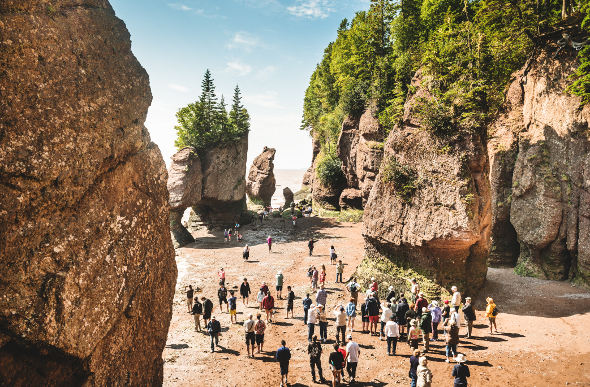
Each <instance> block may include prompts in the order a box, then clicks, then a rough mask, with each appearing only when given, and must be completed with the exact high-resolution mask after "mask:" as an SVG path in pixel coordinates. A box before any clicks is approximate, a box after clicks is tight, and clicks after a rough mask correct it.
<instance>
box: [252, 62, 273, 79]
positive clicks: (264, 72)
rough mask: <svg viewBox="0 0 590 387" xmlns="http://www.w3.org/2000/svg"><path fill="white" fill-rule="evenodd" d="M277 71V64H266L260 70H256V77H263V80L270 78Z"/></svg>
mask: <svg viewBox="0 0 590 387" xmlns="http://www.w3.org/2000/svg"><path fill="white" fill-rule="evenodd" d="M276 71H277V68H276V67H275V66H272V65H270V66H265V67H263V68H261V69H260V70H258V71H256V78H258V79H263V80H265V79H268V78H270V77H271V75H273V74H274V73H275V72H276Z"/></svg>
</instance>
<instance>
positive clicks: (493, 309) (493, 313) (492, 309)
mask: <svg viewBox="0 0 590 387" xmlns="http://www.w3.org/2000/svg"><path fill="white" fill-rule="evenodd" d="M486 302H487V303H488V305H487V306H486V317H487V318H488V320H489V321H490V335H492V334H493V333H492V325H493V326H494V330H495V331H496V333H498V327H497V326H496V317H497V316H498V307H497V306H496V304H495V303H494V299H493V298H492V297H488V298H486Z"/></svg>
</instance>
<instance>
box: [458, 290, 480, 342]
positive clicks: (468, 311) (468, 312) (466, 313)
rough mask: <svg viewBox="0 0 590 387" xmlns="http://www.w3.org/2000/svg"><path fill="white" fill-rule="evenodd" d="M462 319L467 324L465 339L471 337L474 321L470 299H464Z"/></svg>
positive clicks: (473, 311)
mask: <svg viewBox="0 0 590 387" xmlns="http://www.w3.org/2000/svg"><path fill="white" fill-rule="evenodd" d="M461 310H462V311H463V317H465V322H466V323H467V338H468V339H469V338H470V337H471V331H472V330H473V322H474V321H475V318H476V317H475V310H474V309H473V305H471V297H465V305H464V306H463V309H461Z"/></svg>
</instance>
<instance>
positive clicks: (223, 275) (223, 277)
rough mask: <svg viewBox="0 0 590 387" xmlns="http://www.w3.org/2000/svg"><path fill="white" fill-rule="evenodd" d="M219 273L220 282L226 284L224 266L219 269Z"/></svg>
mask: <svg viewBox="0 0 590 387" xmlns="http://www.w3.org/2000/svg"><path fill="white" fill-rule="evenodd" d="M217 275H218V276H219V284H220V285H225V271H224V270H223V267H222V268H221V269H220V270H219V272H218V273H217Z"/></svg>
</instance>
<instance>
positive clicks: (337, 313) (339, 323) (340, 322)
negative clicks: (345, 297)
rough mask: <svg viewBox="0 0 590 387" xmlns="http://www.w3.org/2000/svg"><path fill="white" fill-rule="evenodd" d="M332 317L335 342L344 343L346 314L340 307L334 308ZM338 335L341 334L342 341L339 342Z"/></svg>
mask: <svg viewBox="0 0 590 387" xmlns="http://www.w3.org/2000/svg"><path fill="white" fill-rule="evenodd" d="M334 317H335V318H336V319H335V323H336V342H337V343H344V342H345V340H344V336H345V334H346V312H345V310H344V307H343V306H342V305H338V306H337V307H335V308H334ZM340 333H342V341H340Z"/></svg>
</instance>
